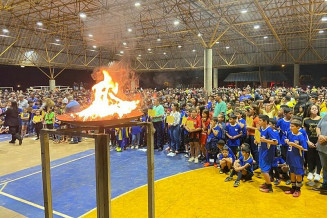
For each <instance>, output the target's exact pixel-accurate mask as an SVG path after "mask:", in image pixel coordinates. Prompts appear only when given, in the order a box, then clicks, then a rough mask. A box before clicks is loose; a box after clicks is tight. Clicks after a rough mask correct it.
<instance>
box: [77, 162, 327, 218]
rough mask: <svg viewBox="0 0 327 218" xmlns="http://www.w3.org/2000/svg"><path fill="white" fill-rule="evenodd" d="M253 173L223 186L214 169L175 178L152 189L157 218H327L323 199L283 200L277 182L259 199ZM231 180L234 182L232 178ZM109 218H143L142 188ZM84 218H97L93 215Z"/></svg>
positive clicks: (305, 190)
mask: <svg viewBox="0 0 327 218" xmlns="http://www.w3.org/2000/svg"><path fill="white" fill-rule="evenodd" d="M259 176H260V174H258V173H255V176H254V177H253V181H249V182H245V183H244V182H241V185H240V186H239V187H237V188H234V187H233V184H234V181H231V182H224V179H225V178H226V175H225V174H219V170H218V169H216V168H214V167H209V168H201V169H198V170H194V171H190V172H186V173H182V174H178V175H175V176H172V177H168V178H165V179H162V180H159V181H157V182H156V183H155V204H156V210H155V213H156V217H168V218H170V217H173V218H174V217H178V218H182V217H185V218H189V217H205V218H213V217H278V218H281V217H287V218H291V217H298V218H300V217H301V218H302V217H321V218H322V217H327V196H325V195H321V194H319V192H315V191H312V190H310V189H311V188H310V187H306V186H303V187H302V194H301V196H300V197H299V198H294V197H292V196H291V195H286V194H284V192H283V190H285V189H287V186H286V185H285V183H284V182H282V183H281V184H280V185H279V186H277V187H276V186H275V187H274V193H262V192H260V191H259V188H258V186H259V185H260V184H261V183H263V179H262V178H260V177H259ZM234 179H236V176H235V177H234ZM111 205H112V217H116V218H123V217H126V218H131V217H140V218H141V217H142V218H146V217H147V186H142V187H140V188H137V189H135V190H133V191H131V192H128V193H126V194H124V195H122V196H119V197H117V198H115V199H114V200H112V204H111ZM83 217H85V218H86V217H87V218H92V217H97V216H96V210H93V211H90V212H89V213H88V214H85V215H84V216H83Z"/></svg>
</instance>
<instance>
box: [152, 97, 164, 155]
mask: <svg viewBox="0 0 327 218" xmlns="http://www.w3.org/2000/svg"><path fill="white" fill-rule="evenodd" d="M153 104H154V106H153V110H155V111H156V114H155V116H154V117H152V123H153V127H154V128H155V130H156V131H155V133H154V148H155V149H158V150H159V151H162V149H163V143H162V137H163V122H162V117H163V116H164V113H165V109H164V107H163V106H162V105H160V102H159V99H158V98H156V99H154V102H153Z"/></svg>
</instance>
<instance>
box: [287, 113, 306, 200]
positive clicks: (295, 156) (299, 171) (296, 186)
mask: <svg viewBox="0 0 327 218" xmlns="http://www.w3.org/2000/svg"><path fill="white" fill-rule="evenodd" d="M301 125H302V123H301V121H299V120H297V119H294V120H292V121H291V128H290V129H291V131H288V132H287V135H286V139H285V143H286V144H287V145H288V146H289V147H288V151H287V157H286V163H287V164H288V165H289V166H290V173H291V182H292V188H291V189H290V190H288V191H285V193H286V194H292V195H293V197H299V196H300V195H301V187H302V180H303V175H304V167H303V165H304V151H307V138H305V136H304V135H303V134H302V133H301V132H300V131H299V130H300V128H301Z"/></svg>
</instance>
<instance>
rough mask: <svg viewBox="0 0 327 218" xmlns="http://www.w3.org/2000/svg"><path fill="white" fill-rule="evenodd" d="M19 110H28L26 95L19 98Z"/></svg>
mask: <svg viewBox="0 0 327 218" xmlns="http://www.w3.org/2000/svg"><path fill="white" fill-rule="evenodd" d="M18 108H19V109H22V110H23V109H24V108H26V109H27V108H28V101H27V100H26V99H25V98H24V95H19V96H18Z"/></svg>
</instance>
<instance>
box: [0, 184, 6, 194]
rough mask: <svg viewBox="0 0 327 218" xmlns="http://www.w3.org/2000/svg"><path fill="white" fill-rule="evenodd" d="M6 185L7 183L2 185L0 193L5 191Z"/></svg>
mask: <svg viewBox="0 0 327 218" xmlns="http://www.w3.org/2000/svg"><path fill="white" fill-rule="evenodd" d="M7 184H8V182H5V183H4V185H3V186H2V187H1V189H0V192H2V191H3V189H5V187H6V185H7Z"/></svg>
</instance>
